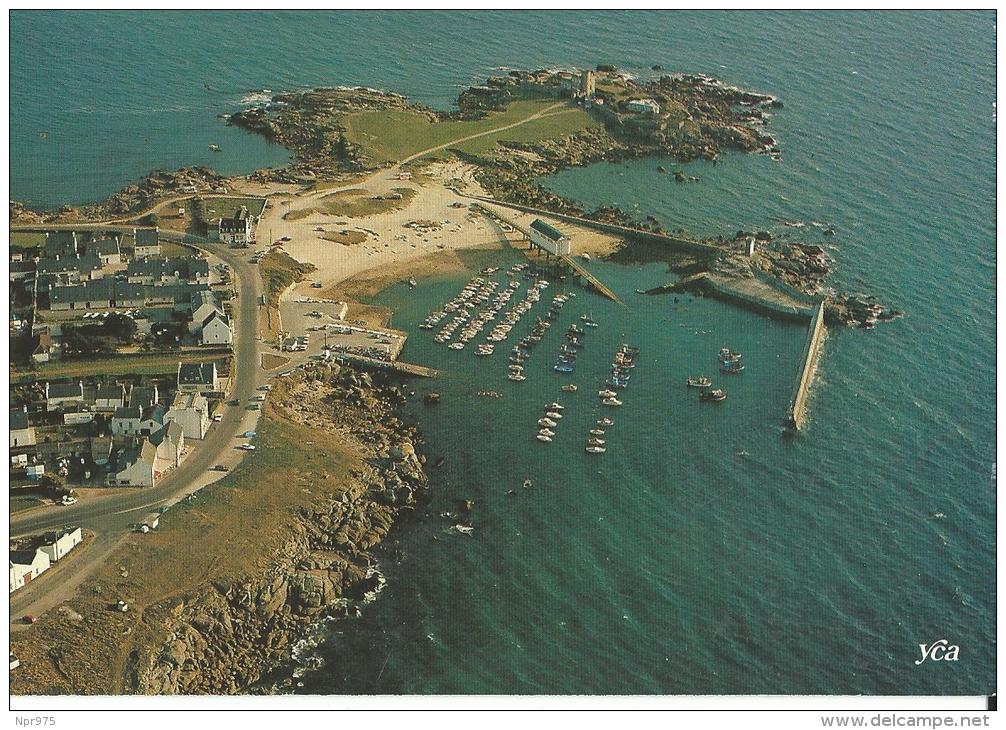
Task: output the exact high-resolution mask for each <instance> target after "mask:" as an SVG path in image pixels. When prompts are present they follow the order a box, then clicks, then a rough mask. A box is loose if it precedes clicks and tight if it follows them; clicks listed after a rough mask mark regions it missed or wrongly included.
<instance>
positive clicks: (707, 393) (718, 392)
mask: <svg viewBox="0 0 1006 730" xmlns="http://www.w3.org/2000/svg"><path fill="white" fill-rule="evenodd" d="M726 399H727V392H726V391H725V390H722V389H721V388H716V389H714V390H704V391H702V392H701V393H699V400H707V401H712V402H714V403H718V402H719V401H722V400H726Z"/></svg>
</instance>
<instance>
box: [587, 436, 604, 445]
mask: <svg viewBox="0 0 1006 730" xmlns="http://www.w3.org/2000/svg"><path fill="white" fill-rule="evenodd" d="M587 445H588V446H604V439H598V438H590V439H587Z"/></svg>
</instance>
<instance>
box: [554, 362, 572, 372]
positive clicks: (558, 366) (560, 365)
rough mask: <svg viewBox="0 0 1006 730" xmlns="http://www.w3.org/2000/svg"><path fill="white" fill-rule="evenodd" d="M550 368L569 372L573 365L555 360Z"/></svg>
mask: <svg viewBox="0 0 1006 730" xmlns="http://www.w3.org/2000/svg"><path fill="white" fill-rule="evenodd" d="M552 369H553V370H555V371H556V372H557V373H571V372H573V366H572V365H571V364H569V363H566V362H557V363H556V364H555V365H553V366H552Z"/></svg>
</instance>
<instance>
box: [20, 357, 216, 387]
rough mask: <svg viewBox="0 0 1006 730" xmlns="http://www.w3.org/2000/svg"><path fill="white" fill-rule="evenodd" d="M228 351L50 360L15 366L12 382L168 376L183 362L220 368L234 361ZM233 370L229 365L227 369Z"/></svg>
mask: <svg viewBox="0 0 1006 730" xmlns="http://www.w3.org/2000/svg"><path fill="white" fill-rule="evenodd" d="M230 357H231V356H230V355H229V354H226V353H219V352H214V353H209V352H177V353H155V354H149V355H146V354H144V355H114V356H111V357H106V358H104V359H99V360H68V361H60V362H47V363H44V364H42V365H39V366H38V367H36V368H35V369H34V370H27V369H23V368H17V369H15V368H12V369H11V371H10V380H11V383H25V382H30V381H32V380H59V379H62V378H83V377H89V376H94V375H165V374H171V373H174V372H175V371H176V370H177V369H178V363H180V362H215V363H217V368H218V369H221V365H222V364H224V363H228V362H229V361H230ZM225 370H229V366H228V367H227V368H225Z"/></svg>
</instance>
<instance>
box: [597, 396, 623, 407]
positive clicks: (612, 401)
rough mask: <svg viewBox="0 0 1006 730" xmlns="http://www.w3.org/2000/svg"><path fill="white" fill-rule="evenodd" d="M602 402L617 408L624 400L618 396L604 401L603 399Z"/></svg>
mask: <svg viewBox="0 0 1006 730" xmlns="http://www.w3.org/2000/svg"><path fill="white" fill-rule="evenodd" d="M601 404H602V405H605V406H611V407H613V408H617V407H618V406H620V405H622V401H620V400H618V398H605V399H604V400H603V401H601Z"/></svg>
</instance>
